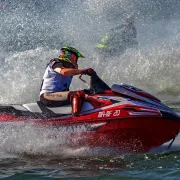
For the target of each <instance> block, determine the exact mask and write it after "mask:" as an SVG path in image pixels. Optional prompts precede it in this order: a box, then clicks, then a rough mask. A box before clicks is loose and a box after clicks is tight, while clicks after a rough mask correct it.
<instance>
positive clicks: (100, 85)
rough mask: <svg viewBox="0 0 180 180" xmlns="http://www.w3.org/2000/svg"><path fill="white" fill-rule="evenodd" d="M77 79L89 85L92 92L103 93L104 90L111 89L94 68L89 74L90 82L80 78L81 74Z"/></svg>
mask: <svg viewBox="0 0 180 180" xmlns="http://www.w3.org/2000/svg"><path fill="white" fill-rule="evenodd" d="M79 79H80V80H81V81H83V82H84V83H86V84H88V85H89V86H90V87H89V91H90V92H93V93H92V94H99V93H104V92H105V91H106V90H110V89H111V88H110V87H109V86H108V85H107V84H106V83H105V82H104V81H103V80H102V79H101V78H100V77H99V76H98V75H97V73H96V72H95V71H94V70H93V71H92V73H91V75H90V84H89V83H87V82H86V81H85V80H84V79H82V75H80V76H79Z"/></svg>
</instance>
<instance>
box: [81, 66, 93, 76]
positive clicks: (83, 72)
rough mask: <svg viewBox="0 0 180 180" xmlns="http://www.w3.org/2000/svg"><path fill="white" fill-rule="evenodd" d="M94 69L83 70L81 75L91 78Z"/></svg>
mask: <svg viewBox="0 0 180 180" xmlns="http://www.w3.org/2000/svg"><path fill="white" fill-rule="evenodd" d="M94 72H95V71H94V69H92V68H88V69H83V70H82V72H81V74H85V75H88V76H92V74H93V73H94Z"/></svg>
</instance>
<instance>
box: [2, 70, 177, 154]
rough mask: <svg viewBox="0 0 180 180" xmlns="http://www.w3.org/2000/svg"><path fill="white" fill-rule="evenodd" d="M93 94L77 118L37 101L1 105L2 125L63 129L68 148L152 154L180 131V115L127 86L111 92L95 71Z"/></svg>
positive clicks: (67, 110)
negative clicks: (150, 151)
mask: <svg viewBox="0 0 180 180" xmlns="http://www.w3.org/2000/svg"><path fill="white" fill-rule="evenodd" d="M90 90H91V92H92V94H90V95H88V97H87V98H86V99H85V100H84V102H83V105H82V109H81V113H80V116H78V117H75V116H72V113H71V111H72V108H71V105H66V106H61V107H47V106H45V105H44V104H42V103H41V102H40V101H37V102H34V103H28V104H21V105H17V104H15V105H1V106H0V122H1V125H2V124H5V125H6V124H8V125H9V124H11V125H20V124H22V123H23V124H28V123H31V124H32V123H33V124H34V125H36V126H38V127H43V128H44V127H45V128H52V129H53V128H55V129H56V130H57V128H59V131H61V130H62V129H63V134H66V135H67V142H66V146H70V147H73V148H78V147H103V148H115V149H119V150H121V151H124V152H127V153H140V152H147V151H149V150H150V149H151V148H155V147H159V146H160V145H162V144H164V143H166V142H168V141H170V140H172V141H173V140H174V139H175V137H176V136H177V135H178V133H179V131H180V116H179V115H178V114H176V113H175V112H173V111H172V110H171V109H170V108H169V107H168V106H166V105H164V104H163V103H161V101H160V100H159V99H157V98H156V97H154V96H152V95H151V94H149V93H147V92H145V91H143V90H141V89H138V88H136V87H133V86H130V85H126V84H122V85H118V84H113V85H112V87H111V88H110V87H109V86H108V85H107V84H106V83H105V82H104V81H103V80H102V79H101V78H99V77H98V76H97V74H96V73H95V72H93V74H92V76H91V83H90ZM66 129H68V131H65V130H66ZM69 129H70V130H69ZM57 140H58V139H57Z"/></svg>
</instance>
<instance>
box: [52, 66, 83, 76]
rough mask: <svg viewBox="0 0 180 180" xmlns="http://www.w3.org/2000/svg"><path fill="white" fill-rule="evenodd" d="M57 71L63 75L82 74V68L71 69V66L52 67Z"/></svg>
mask: <svg viewBox="0 0 180 180" xmlns="http://www.w3.org/2000/svg"><path fill="white" fill-rule="evenodd" d="M54 71H56V72H57V73H60V74H62V75H64V76H75V75H79V74H82V72H83V70H82V69H72V68H64V67H61V68H60V67H57V68H55V69H54Z"/></svg>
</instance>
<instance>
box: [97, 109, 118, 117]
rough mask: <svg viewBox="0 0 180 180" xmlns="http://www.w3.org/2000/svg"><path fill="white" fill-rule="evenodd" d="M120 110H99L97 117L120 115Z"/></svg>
mask: <svg viewBox="0 0 180 180" xmlns="http://www.w3.org/2000/svg"><path fill="white" fill-rule="evenodd" d="M120 112H121V111H120V110H110V111H101V112H99V113H98V118H102V117H111V116H112V117H116V116H119V115H120Z"/></svg>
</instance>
